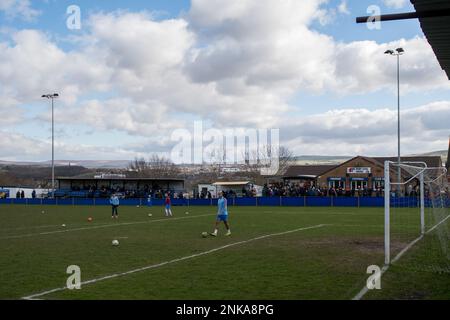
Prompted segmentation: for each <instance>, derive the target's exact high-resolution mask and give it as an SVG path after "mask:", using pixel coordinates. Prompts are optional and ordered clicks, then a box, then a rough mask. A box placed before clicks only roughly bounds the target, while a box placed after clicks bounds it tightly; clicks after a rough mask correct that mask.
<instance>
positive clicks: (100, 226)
mask: <svg viewBox="0 0 450 320" xmlns="http://www.w3.org/2000/svg"><path fill="white" fill-rule="evenodd" d="M215 215H216V214H215V213H214V214H203V215H198V216H189V217H179V218H165V219H158V220H149V221H135V222H124V223H112V224H102V225H98V226H93V227H85V228H76V229H65V230H57V231H48V232H41V233H29V234H21V235H15V236H6V237H1V238H0V240H7V239H20V238H29V237H35V236H45V235H51V234H58V233H66V232H75V231H83V230H92V229H100V228H109V227H120V226H129V225H135V224H144V223H154V222H162V221H174V220H182V219H195V218H200V217H208V216H215Z"/></svg>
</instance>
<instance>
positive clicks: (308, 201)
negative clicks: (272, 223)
mask: <svg viewBox="0 0 450 320" xmlns="http://www.w3.org/2000/svg"><path fill="white" fill-rule="evenodd" d="M419 203H420V201H419V199H418V198H416V197H414V198H408V197H404V198H391V206H392V207H404V208H408V207H412V208H415V207H418V206H419ZM2 204H3V205H5V204H16V205H72V206H108V205H110V204H109V199H98V198H86V199H84V198H67V199H58V198H56V199H0V205H2ZM163 204H164V199H152V206H162V205H163ZM120 205H121V206H147V199H121V200H120ZM172 205H173V206H216V205H217V199H172ZM228 205H229V206H271V207H283V206H285V207H384V198H383V197H292V198H291V197H270V198H231V199H228ZM425 206H426V207H431V201H429V200H425ZM445 206H446V207H450V199H447V203H446V204H445Z"/></svg>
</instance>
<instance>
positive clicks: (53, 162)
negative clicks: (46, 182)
mask: <svg viewBox="0 0 450 320" xmlns="http://www.w3.org/2000/svg"><path fill="white" fill-rule="evenodd" d="M53 101H54V98H53V97H52V199H54V198H55V120H54V103H53Z"/></svg>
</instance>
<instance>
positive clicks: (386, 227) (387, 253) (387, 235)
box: [384, 161, 391, 265]
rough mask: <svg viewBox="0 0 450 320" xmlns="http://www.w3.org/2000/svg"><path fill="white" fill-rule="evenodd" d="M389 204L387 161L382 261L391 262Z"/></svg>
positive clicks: (387, 165) (387, 169)
mask: <svg viewBox="0 0 450 320" xmlns="http://www.w3.org/2000/svg"><path fill="white" fill-rule="evenodd" d="M390 205H391V188H390V175H389V161H386V162H385V163H384V263H385V264H386V265H388V264H390V263H391V243H390V241H391V239H390V235H391V234H390V232H391V230H390Z"/></svg>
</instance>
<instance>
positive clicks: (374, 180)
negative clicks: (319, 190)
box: [283, 156, 442, 190]
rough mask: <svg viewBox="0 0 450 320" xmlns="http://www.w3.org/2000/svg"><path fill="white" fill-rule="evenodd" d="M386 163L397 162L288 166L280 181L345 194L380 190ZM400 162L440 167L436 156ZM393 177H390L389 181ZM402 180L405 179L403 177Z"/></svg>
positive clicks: (371, 159)
mask: <svg viewBox="0 0 450 320" xmlns="http://www.w3.org/2000/svg"><path fill="white" fill-rule="evenodd" d="M385 161H392V162H397V158H396V157H364V156H357V157H354V158H352V159H350V160H348V161H346V162H344V163H341V164H338V165H310V166H308V165H303V166H291V167H290V168H289V169H288V170H287V171H286V174H285V175H284V176H283V180H284V181H285V182H287V183H306V184H310V185H315V186H318V187H326V188H335V189H339V188H342V189H344V190H360V189H371V190H376V189H380V188H381V189H383V188H384V162H385ZM402 162H425V163H426V164H427V166H428V167H430V168H437V167H442V159H441V157H439V156H430V157H426V156H422V157H402ZM395 177H396V175H395V174H393V175H392V179H395ZM405 178H408V177H402V179H405Z"/></svg>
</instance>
